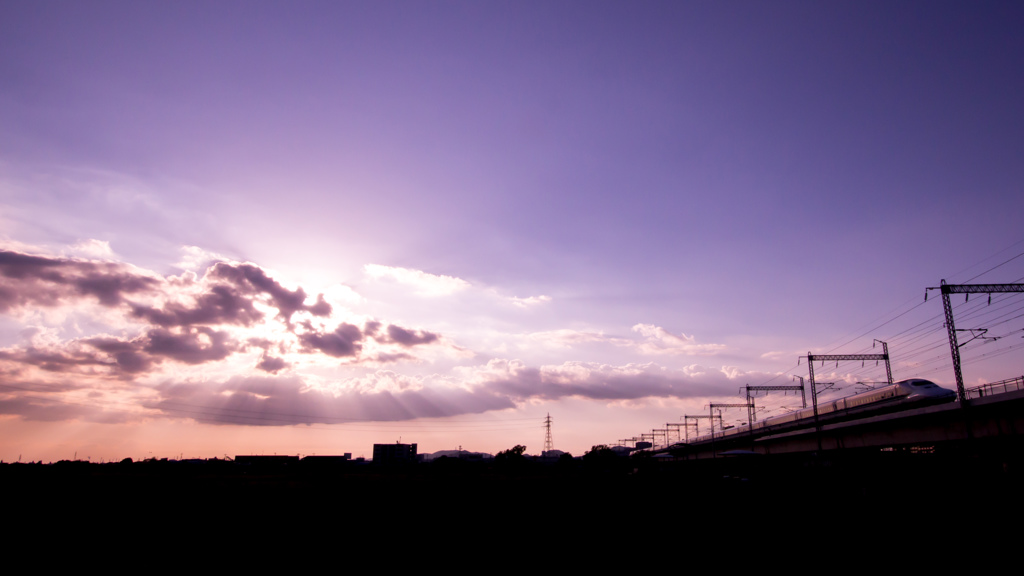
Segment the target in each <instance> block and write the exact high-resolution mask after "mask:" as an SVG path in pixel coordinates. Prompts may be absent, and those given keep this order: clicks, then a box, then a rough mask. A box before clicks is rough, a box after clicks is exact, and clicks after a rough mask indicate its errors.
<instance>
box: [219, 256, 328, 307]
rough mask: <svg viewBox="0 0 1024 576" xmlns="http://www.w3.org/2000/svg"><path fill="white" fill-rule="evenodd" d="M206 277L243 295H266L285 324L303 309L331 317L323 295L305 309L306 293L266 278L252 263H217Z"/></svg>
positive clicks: (264, 273)
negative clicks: (222, 281) (225, 284)
mask: <svg viewBox="0 0 1024 576" xmlns="http://www.w3.org/2000/svg"><path fill="white" fill-rule="evenodd" d="M207 278H209V279H211V280H224V281H227V282H230V283H232V284H233V285H234V286H235V287H236V288H238V289H239V290H240V291H241V292H243V293H245V294H266V295H268V296H269V297H270V300H271V302H272V303H273V305H274V307H275V308H277V309H278V311H279V313H280V316H281V318H282V319H283V320H284V321H285V322H291V318H292V315H293V314H295V313H296V312H298V311H300V310H305V311H307V312H309V313H310V314H313V315H314V316H330V314H331V305H330V304H328V303H327V301H325V300H324V297H323V294H320V295H319V296H318V297H317V301H316V303H315V304H313V305H311V306H306V305H305V304H304V302H305V301H306V291H305V290H303V289H302V288H297V289H295V290H288V289H286V288H285V287H284V286H281V284H280V283H279V282H277V281H276V280H274V279H273V278H271V277H269V276H267V274H266V272H264V271H263V269H261V268H260V267H258V266H254V265H252V264H229V263H226V262H218V263H217V264H215V265H214V266H213V267H212V268H210V270H209V271H208V272H207Z"/></svg>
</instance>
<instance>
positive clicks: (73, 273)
mask: <svg viewBox="0 0 1024 576" xmlns="http://www.w3.org/2000/svg"><path fill="white" fill-rule="evenodd" d="M89 246H92V247H97V246H98V247H100V248H103V250H101V251H100V253H101V254H102V255H104V256H111V255H113V252H112V251H109V249H108V247H107V245H106V244H103V243H98V244H96V243H92V244H89ZM185 252H186V254H187V255H189V260H188V263H189V266H188V268H191V269H193V270H195V271H193V270H187V271H185V272H183V273H182V274H180V275H168V276H161V275H159V274H156V273H154V272H151V271H147V270H145V269H141V268H137V267H134V266H131V265H129V264H126V263H122V262H118V261H116V260H111V259H104V260H94V259H87V258H71V257H67V256H50V255H47V254H46V253H45V251H40V250H36V251H34V252H27V251H16V250H7V251H2V252H0V311H3V312H4V313H5V314H6V315H7V316H8V317H9V318H11V319H18V320H19V321H20V322H22V323H24V325H25V327H26V329H25V330H24V331H23V332H22V337H21V339H20V341H19V342H17V343H12V345H9V346H7V347H5V348H2V349H0V370H3V371H4V372H5V373H6V374H9V375H12V376H13V377H14V379H13V380H12V383H11V384H9V385H7V387H6V388H5V389H4V390H3V391H0V394H2V398H0V410H2V412H3V413H5V414H8V415H15V416H18V417H19V418H21V419H24V420H26V421H50V422H55V421H69V422H70V421H78V420H85V421H90V422H105V423H116V422H121V423H129V422H136V423H140V422H144V421H151V420H152V419H154V418H157V419H159V418H171V419H186V420H192V421H194V422H196V423H199V424H216V425H219V426H225V425H228V426H286V425H294V424H307V425H310V424H319V425H337V424H344V423H346V422H365V421H381V422H389V421H410V420H415V419H421V418H450V417H454V416H460V415H470V414H482V413H485V412H492V411H503V410H510V409H516V408H517V407H521V406H526V405H532V404H535V403H536V402H548V401H557V400H559V399H563V398H579V399H587V400H591V401H594V400H596V401H608V402H614V401H619V400H631V401H636V400H639V399H641V398H647V397H665V398H670V397H673V398H684V397H689V396H692V395H693V394H695V391H696V390H704V389H706V387H707V385H706V384H698V383H696V382H691V381H690V377H689V374H688V372H686V371H683V370H675V369H668V368H666V367H663V366H658V365H656V364H652V363H646V364H627V365H621V366H616V365H610V364H601V363H594V362H579V361H570V362H565V363H562V364H551V365H549V364H540V365H531V364H530V363H528V362H524V361H523V360H519V359H511V358H491V359H490V360H486V361H483V363H481V360H480V359H479V358H478V355H477V354H476V353H473V352H472V351H471V350H468V349H467V348H466V347H465V346H464V344H460V343H458V342H457V341H456V340H453V339H452V338H451V337H450V336H447V335H445V334H443V333H439V332H438V331H436V330H431V329H426V328H420V327H409V326H402V325H399V324H396V323H393V322H388V321H386V320H384V319H379V318H375V317H372V316H369V315H366V314H364V313H361V312H360V311H359V310H358V309H359V308H360V307H361V306H362V305H363V304H364V303H365V302H366V300H365V299H364V298H363V297H362V296H360V295H359V294H357V293H356V292H355V291H354V290H352V289H351V288H348V287H346V286H344V285H340V284H336V285H335V286H334V288H333V289H332V290H328V291H327V294H328V295H329V296H325V294H324V293H318V294H312V293H306V291H305V290H304V289H303V288H302V287H301V286H291V287H289V286H288V284H287V282H284V281H283V280H282V279H279V278H277V277H275V276H272V275H270V274H269V273H268V272H267V271H265V270H264V269H262V268H261V267H259V266H258V265H256V264H253V263H249V262H237V261H231V260H228V259H225V258H223V257H220V256H215V255H211V253H209V252H206V251H205V250H202V249H200V248H195V247H190V248H188V249H186V250H185ZM200 263H205V266H206V267H205V269H198V268H199V266H200V265H201V264H200ZM365 270H366V273H367V274H368V275H369V276H371V277H372V278H374V279H387V280H391V281H394V282H397V283H399V284H400V285H407V286H410V287H412V289H413V291H414V295H415V296H416V297H419V298H440V297H450V296H452V295H454V294H456V293H458V292H463V291H467V290H470V289H471V288H472V286H471V285H470V284H469V283H468V282H466V281H464V280H461V279H458V278H454V277H450V276H442V275H435V274H430V273H427V272H423V271H418V270H409V269H404V268H393V267H385V266H374V265H368V266H367V267H366V268H365ZM197 272H200V273H197ZM478 292H479V293H480V294H482V295H485V296H486V295H487V294H489V293H491V292H493V291H492V290H490V289H482V290H479V291H478ZM485 301H490V302H491V303H492V304H491V305H492V306H494V307H495V310H498V309H500V307H501V305H502V303H503V302H509V301H511V302H513V303H516V302H517V301H519V302H520V303H522V302H523V301H527V302H529V304H530V305H538V304H549V303H550V302H551V299H550V298H547V297H537V298H530V299H505V298H500V297H499V298H493V297H487V298H485ZM341 304H344V306H342V305H341ZM517 305H518V304H517ZM47 313H49V315H48V314H47ZM82 326H89V327H90V328H89V330H83V329H82ZM634 331H635V332H638V333H640V335H641V336H642V337H643V338H642V339H640V340H634V339H630V338H623V337H606V336H605V335H603V334H602V333H601V332H591V331H579V330H571V329H559V330H553V331H548V332H538V333H532V334H529V335H528V336H527V337H526V338H525V339H524V338H521V337H520V336H517V335H515V334H514V333H510V334H506V336H507V337H509V338H512V339H516V340H518V341H519V342H521V343H523V346H520V348H519V352H520V353H525V354H526V355H527V357H529V356H530V355H531V349H532V348H533V347H535V346H540V347H541V348H542V349H551V348H552V347H560V348H565V349H572V348H578V347H580V346H583V347H588V346H593V345H611V346H613V347H617V348H624V349H632V350H635V351H636V352H639V353H641V354H649V353H650V352H649V350H650V349H651V347H652V346H653V347H655V348H654V349H655V350H656V351H658V353H671V354H686V353H697V354H709V353H714V351H715V350H717V349H719V348H720V347H716V346H714V345H697V344H695V343H694V339H693V338H692V337H678V336H674V335H672V334H670V333H668V332H667V331H665V330H664V329H662V328H660V327H657V326H652V325H637V326H636V327H635V328H634ZM425 363H426V364H425ZM434 363H439V364H438V366H437V369H436V370H435V371H433V372H431V371H429V370H428V371H424V370H423V369H422V368H421V367H422V366H424V365H431V364H434ZM15 382H17V383H18V384H15ZM712 387H713V385H712Z"/></svg>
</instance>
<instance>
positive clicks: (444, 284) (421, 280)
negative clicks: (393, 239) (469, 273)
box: [363, 264, 470, 296]
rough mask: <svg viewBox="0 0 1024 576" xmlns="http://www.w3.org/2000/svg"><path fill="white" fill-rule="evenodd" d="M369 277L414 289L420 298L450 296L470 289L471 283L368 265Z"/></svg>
mask: <svg viewBox="0 0 1024 576" xmlns="http://www.w3.org/2000/svg"><path fill="white" fill-rule="evenodd" d="M363 272H365V273H366V275H367V276H369V277H371V278H373V279H375V280H379V279H387V280H391V281H393V282H398V283H399V284H405V285H408V286H412V287H414V288H415V289H416V290H415V294H417V295H419V296H448V295H450V294H454V293H456V292H458V291H460V290H465V289H466V288H469V286H470V284H469V282H466V281H465V280H463V279H461V278H455V277H454V276H439V275H436V274H429V273H427V272H423V271H422V270H412V269H409V268H398V267H395V266H382V265H380V264H367V265H365V266H363Z"/></svg>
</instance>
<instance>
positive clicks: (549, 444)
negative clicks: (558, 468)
mask: <svg viewBox="0 0 1024 576" xmlns="http://www.w3.org/2000/svg"><path fill="white" fill-rule="evenodd" d="M544 429H545V430H546V431H547V433H546V434H544V452H549V451H551V450H554V449H555V443H554V441H553V440H551V413H550V412H548V417H547V418H545V419H544Z"/></svg>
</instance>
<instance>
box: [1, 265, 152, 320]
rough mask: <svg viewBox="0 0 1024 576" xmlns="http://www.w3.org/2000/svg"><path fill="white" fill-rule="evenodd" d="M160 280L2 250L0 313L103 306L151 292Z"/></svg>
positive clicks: (126, 270)
mask: <svg viewBox="0 0 1024 576" xmlns="http://www.w3.org/2000/svg"><path fill="white" fill-rule="evenodd" d="M158 285H159V280H157V279H155V278H151V277H149V276H144V275H141V274H139V273H137V272H135V271H133V270H132V269H130V268H129V267H128V266H125V265H123V264H118V263H114V262H93V261H86V260H74V259H70V258H48V257H43V256H31V255H28V254H21V253H18V252H11V251H7V250H0V312H7V311H9V310H12V309H14V308H19V307H22V306H29V305H31V306H46V307H50V306H57V305H59V304H61V303H62V302H64V301H68V300H72V299H76V298H82V297H94V298H96V300H98V301H99V303H100V304H103V305H104V306H117V305H119V304H121V303H123V302H125V295H128V294H139V293H146V292H152V291H154V290H155V289H156V288H158Z"/></svg>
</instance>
